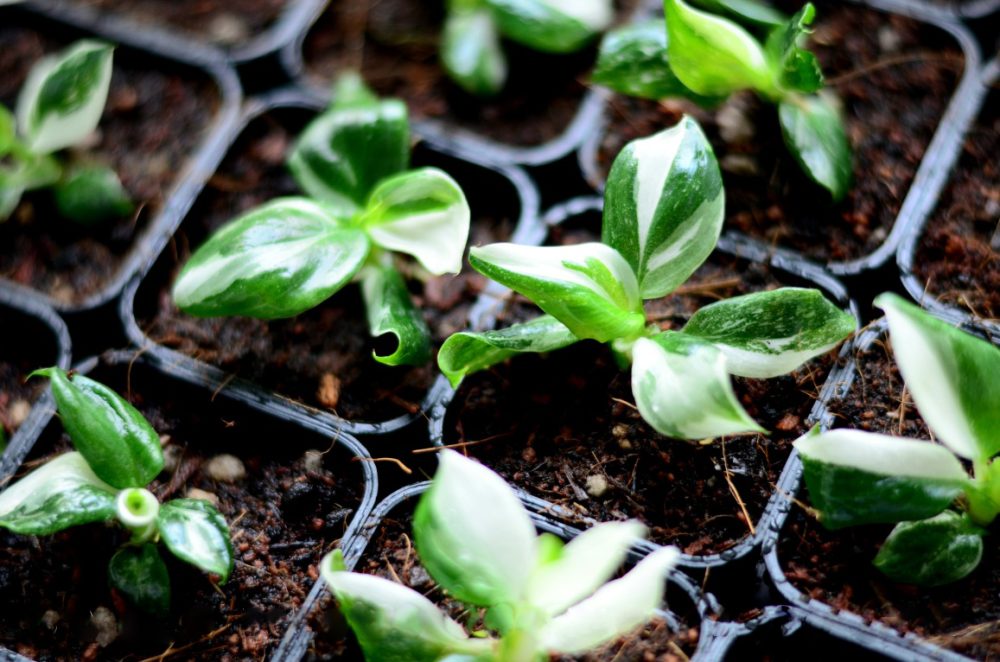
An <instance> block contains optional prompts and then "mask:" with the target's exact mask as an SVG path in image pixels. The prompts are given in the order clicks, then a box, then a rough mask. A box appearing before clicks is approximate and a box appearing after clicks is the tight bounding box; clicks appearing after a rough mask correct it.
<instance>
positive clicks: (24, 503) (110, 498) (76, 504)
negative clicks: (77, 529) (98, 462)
mask: <svg viewBox="0 0 1000 662" xmlns="http://www.w3.org/2000/svg"><path fill="white" fill-rule="evenodd" d="M115 493H116V490H115V488H113V487H111V486H110V485H108V484H107V483H105V482H104V481H102V480H101V479H100V478H98V477H97V475H96V474H95V473H94V471H93V469H91V468H90V465H89V464H87V460H85V459H84V457H83V456H82V455H80V453H77V452H71V453H64V454H62V455H60V456H58V457H56V458H54V459H52V460H50V461H48V462H46V463H45V464H43V465H42V466H40V467H39V468H37V469H35V470H34V471H32V472H31V473H29V474H28V475H27V476H25V477H23V478H21V479H20V480H18V481H17V482H15V483H13V484H11V485H10V486H8V487H7V489H5V490H4V491H3V492H0V526H2V527H4V528H6V529H9V530H10V531H13V532H14V533H21V534H25V535H48V534H51V533H55V532H57V531H62V530H63V529H66V528H69V527H71V526H78V525H80V524H89V523H91V522H103V521H107V520H110V519H112V518H113V517H114V516H115Z"/></svg>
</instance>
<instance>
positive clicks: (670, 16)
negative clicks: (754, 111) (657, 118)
mask: <svg viewBox="0 0 1000 662" xmlns="http://www.w3.org/2000/svg"><path fill="white" fill-rule="evenodd" d="M663 9H664V13H665V15H666V19H667V39H668V44H667V55H668V56H669V58H670V66H671V68H672V69H673V71H674V74H675V75H676V76H677V78H678V79H679V80H680V81H681V82H682V83H683V84H684V85H685V86H687V87H688V88H689V89H691V90H694V91H695V92H697V93H698V94H703V95H705V96H714V97H724V96H728V95H729V94H731V93H733V92H735V91H737V90H742V89H746V88H753V89H755V90H757V91H758V92H760V93H761V94H763V95H764V96H766V97H769V98H773V97H775V96H776V95H777V89H776V88H775V85H774V80H773V76H772V73H771V68H770V66H769V64H768V61H767V57H766V55H765V54H764V49H763V48H762V47H761V45H760V43H759V42H758V41H757V40H756V39H754V38H753V36H751V35H750V33H748V32H747V31H746V30H744V29H743V28H741V27H740V26H739V25H737V24H736V23H733V22H732V21H730V20H728V19H725V18H722V17H719V16H713V15H712V14H709V13H707V12H703V11H700V10H698V9H694V8H693V7H691V6H689V5H687V4H685V3H684V1H683V0H664V3H663Z"/></svg>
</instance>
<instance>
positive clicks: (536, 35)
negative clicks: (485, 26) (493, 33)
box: [483, 0, 614, 53]
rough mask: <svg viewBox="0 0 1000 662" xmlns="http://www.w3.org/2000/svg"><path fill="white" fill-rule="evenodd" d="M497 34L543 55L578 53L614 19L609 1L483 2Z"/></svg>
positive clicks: (532, 0) (496, 0)
mask: <svg viewBox="0 0 1000 662" xmlns="http://www.w3.org/2000/svg"><path fill="white" fill-rule="evenodd" d="M483 2H484V4H485V5H486V6H487V7H489V8H490V10H491V11H492V12H493V17H494V19H495V20H496V22H497V25H498V26H499V28H500V32H501V33H502V34H503V35H504V36H505V37H507V38H508V39H510V40H511V41H516V42H517V43H519V44H523V45H525V46H528V47H529V48H533V49H535V50H537V51H543V52H546V53H571V52H573V51H577V50H580V49H581V48H583V47H584V46H585V45H587V43H589V42H590V41H593V40H594V39H595V38H597V36H598V35H599V34H601V33H602V32H604V31H605V30H607V29H608V28H609V27H610V26H611V22H612V21H613V20H614V7H613V4H612V0H483Z"/></svg>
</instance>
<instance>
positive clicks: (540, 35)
mask: <svg viewBox="0 0 1000 662" xmlns="http://www.w3.org/2000/svg"><path fill="white" fill-rule="evenodd" d="M613 19H614V8H613V5H612V1H611V0H448V3H447V15H446V17H445V24H444V32H443V35H442V39H441V63H442V64H443V66H444V69H445V71H447V72H448V75H449V76H450V77H451V78H452V80H454V81H455V82H456V83H458V85H459V86H460V87H462V88H463V89H464V90H466V91H467V92H469V93H471V94H475V95H479V96H492V95H494V94H497V93H498V92H499V91H500V90H501V89H503V86H504V84H505V83H506V81H507V58H506V56H505V55H504V52H503V48H502V47H501V43H500V40H501V38H505V39H509V40H511V41H514V42H517V43H519V44H522V45H524V46H527V47H528V48H532V49H534V50H537V51H543V52H546V53H572V52H574V51H578V50H580V49H581V48H583V47H584V46H586V45H587V44H588V43H590V42H591V41H593V40H594V39H595V38H596V37H597V35H599V34H601V33H602V32H604V31H605V30H606V29H607V28H608V27H609V26H610V25H611V22H612V20H613Z"/></svg>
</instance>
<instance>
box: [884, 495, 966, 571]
mask: <svg viewBox="0 0 1000 662" xmlns="http://www.w3.org/2000/svg"><path fill="white" fill-rule="evenodd" d="M985 533H986V532H985V531H983V530H982V529H980V528H979V527H977V526H975V525H974V524H972V522H971V521H970V520H969V518H968V517H967V516H965V515H959V514H958V513H956V512H953V511H951V510H946V511H944V512H943V513H941V514H939V515H936V516H934V517H932V518H930V519H925V520H920V521H918V522H900V523H899V524H897V525H896V528H894V529H893V530H892V533H890V534H889V537H888V538H886V539H885V542H884V543H883V544H882V549H880V550H879V552H878V555H877V556H876V557H875V561H874V563H875V567H876V568H878V569H879V570H881V571H882V572H883V573H884V574H885V575H886V576H887V577H888V578H889V579H891V580H892V581H894V582H902V583H906V584H919V585H921V586H941V585H942V584H950V583H952V582H956V581H958V580H959V579H962V578H963V577H965V576H966V575H968V574H969V573H971V572H972V571H973V570H975V569H976V566H978V565H979V561H980V559H982V557H983V535H984V534H985Z"/></svg>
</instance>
